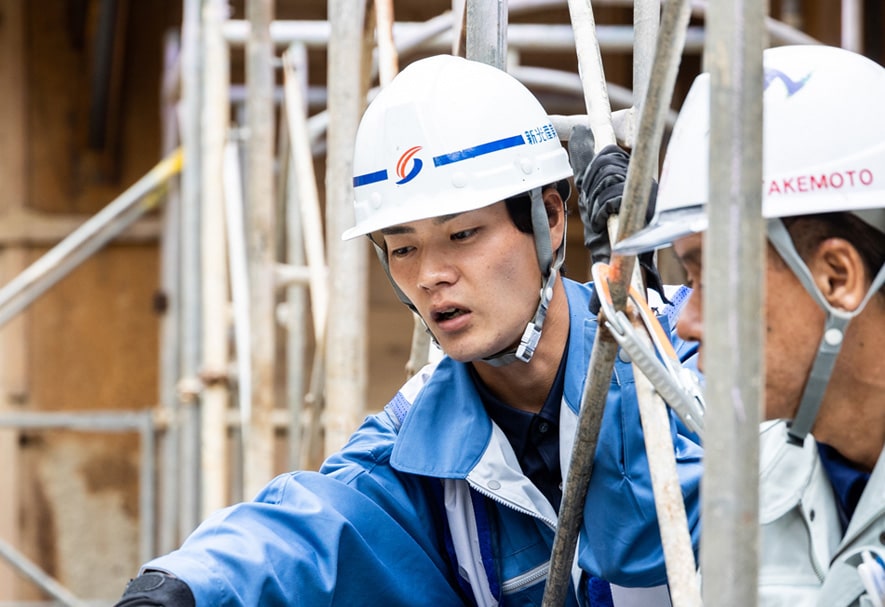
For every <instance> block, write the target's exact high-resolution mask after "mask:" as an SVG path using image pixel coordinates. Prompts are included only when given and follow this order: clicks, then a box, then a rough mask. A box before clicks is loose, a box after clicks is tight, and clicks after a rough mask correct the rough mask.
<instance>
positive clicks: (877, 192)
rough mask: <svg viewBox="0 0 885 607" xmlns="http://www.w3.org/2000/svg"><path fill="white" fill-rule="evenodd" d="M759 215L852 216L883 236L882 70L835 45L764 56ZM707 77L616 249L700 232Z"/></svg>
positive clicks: (698, 82) (633, 249)
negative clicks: (645, 202) (634, 224)
mask: <svg viewBox="0 0 885 607" xmlns="http://www.w3.org/2000/svg"><path fill="white" fill-rule="evenodd" d="M763 66H764V76H765V81H764V88H765V92H764V97H763V111H764V122H763V184H762V215H763V216H764V217H766V218H774V217H789V216H792V215H810V214H817V213H830V212H837V211H851V212H854V213H855V214H857V215H858V216H859V217H861V219H863V220H864V221H866V222H867V223H869V224H870V225H872V226H874V227H876V228H878V229H879V230H881V231H885V113H883V111H882V103H883V100H885V69H883V68H882V67H881V66H879V65H878V64H876V63H875V62H873V61H871V60H870V59H867V58H866V57H863V56H862V55H858V54H856V53H852V52H850V51H846V50H844V49H840V48H835V47H828V46H818V45H804V46H783V47H776V48H771V49H767V50H765V51H764V53H763ZM709 136H710V79H709V74H701V75H700V76H698V77H697V78H696V79H695V81H694V83H693V84H692V87H691V89H690V90H689V93H688V96H687V97H686V98H685V102H684V103H683V106H682V109H681V110H680V112H679V117H678V118H677V120H676V124H675V125H674V127H673V133H672V136H671V138H670V143H669V146H668V148H667V154H666V156H665V159H664V165H663V169H662V171H661V182H660V187H659V189H658V195H657V202H656V207H655V209H656V214H655V217H654V218H653V219H652V221H651V223H650V224H649V226H648V227H647V228H645V229H642V230H639V231H637V232H636V233H635V234H633V235H631V236H630V237H628V238H626V239H624V240H622V241H621V242H619V243H617V245H616V246H615V251H616V252H619V253H637V252H641V251H645V250H650V249H655V248H659V247H662V246H665V245H668V244H670V243H671V242H673V241H674V240H678V239H679V238H682V237H684V236H687V235H689V234H692V233H696V232H700V231H703V230H705V229H706V227H707V215H706V211H705V209H704V205H705V204H706V202H707V196H708V178H709V171H708V167H709V150H708V147H709Z"/></svg>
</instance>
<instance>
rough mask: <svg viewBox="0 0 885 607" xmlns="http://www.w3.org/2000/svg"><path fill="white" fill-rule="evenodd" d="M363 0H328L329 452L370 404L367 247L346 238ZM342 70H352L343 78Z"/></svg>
mask: <svg viewBox="0 0 885 607" xmlns="http://www.w3.org/2000/svg"><path fill="white" fill-rule="evenodd" d="M366 8H367V7H366V0H329V3H328V14H329V23H330V26H331V38H330V40H329V53H328V61H329V65H328V78H327V82H328V86H329V130H328V136H327V141H328V154H327V157H326V241H327V242H334V243H336V244H335V246H330V247H329V251H328V253H329V302H330V304H329V305H330V307H331V310H332V313H331V314H329V319H328V326H327V330H326V344H327V348H326V380H325V387H326V396H325V413H324V418H325V419H324V424H323V426H324V427H325V429H326V436H325V447H324V452H325V453H326V454H330V453H333V452H335V451H337V450H338V449H340V448H341V447H342V445H344V443H345V442H346V441H347V438H348V437H349V436H350V434H351V432H353V430H354V428H356V427H357V426H358V425H359V422H360V421H361V420H362V416H363V412H364V411H365V410H366V386H367V377H368V364H367V352H368V335H367V332H366V327H368V270H369V264H368V248H367V247H368V245H367V244H366V242H365V239H357V240H353V241H350V242H341V234H342V233H343V232H344V230H345V229H347V228H349V227H350V226H351V225H353V208H352V206H353V205H352V201H353V185H352V178H353V151H352V150H353V141H354V139H356V131H357V127H358V126H359V119H360V116H361V115H362V113H363V110H364V108H365V103H366V94H367V91H368V81H369V74H370V73H371V70H370V64H369V61H370V60H371V56H370V53H369V52H368V39H367V38H368V36H367V31H366V28H369V27H370V26H369V25H368V23H367V19H366V13H367V10H366ZM342 74H354V77H351V78H343V77H342V76H341V75H342Z"/></svg>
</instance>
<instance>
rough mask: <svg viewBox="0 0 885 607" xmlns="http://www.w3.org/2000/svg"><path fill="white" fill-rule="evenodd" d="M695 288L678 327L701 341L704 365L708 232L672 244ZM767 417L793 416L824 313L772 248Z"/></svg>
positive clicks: (685, 336) (767, 326) (768, 286)
mask: <svg viewBox="0 0 885 607" xmlns="http://www.w3.org/2000/svg"><path fill="white" fill-rule="evenodd" d="M673 251H674V252H675V253H676V255H677V257H678V258H679V260H680V262H681V263H682V266H683V268H684V269H685V272H686V276H687V285H688V286H690V287H692V289H693V291H692V294H691V296H690V297H689V299H688V301H687V302H686V303H685V306H684V307H683V309H682V312H681V314H680V316H679V320H678V322H677V325H676V331H677V333H678V334H679V336H680V337H681V338H683V339H685V340H689V341H697V342H698V344H699V361H698V367H699V368H700V369H701V370H702V371H703V369H704V364H705V361H704V356H705V353H704V310H703V298H704V284H703V282H702V281H701V278H702V273H703V259H702V258H703V236H702V235H701V234H694V235H692V236H688V237H686V238H683V239H681V240H678V241H676V242H675V243H673ZM765 268H766V270H765V291H766V295H765V303H764V304H763V309H762V310H761V311H760V312H761V313H762V318H763V321H764V330H765V344H764V350H765V418H766V419H792V418H793V417H794V416H795V413H796V409H797V407H798V405H799V401H800V399H801V396H802V392H803V390H804V388H805V383H806V381H807V379H808V374H809V371H810V369H811V365H812V363H813V360H814V356H815V354H816V353H817V347H818V344H819V343H820V337H821V334H822V331H823V329H822V327H823V322H824V316H823V312H822V311H821V309H820V308H819V307H818V306H817V304H816V303H815V302H814V300H813V299H812V298H811V296H810V295H809V294H808V292H807V291H806V290H805V288H804V287H803V286H802V284H801V283H800V282H799V280H798V279H797V278H796V276H795V275H794V274H793V272H792V271H791V270H790V269H789V268H788V267H787V266H786V265H785V264H784V263H783V262H781V260H780V258H779V257H778V256H777V253H776V252H775V251H774V249H773V248H772V247H771V246H769V247H768V254H767V260H766V264H765Z"/></svg>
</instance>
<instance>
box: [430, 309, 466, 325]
mask: <svg viewBox="0 0 885 607" xmlns="http://www.w3.org/2000/svg"><path fill="white" fill-rule="evenodd" d="M466 313H467V311H466V310H462V309H461V308H448V309H447V310H442V311H439V312H434V313H433V320H434V321H435V322H444V321H446V320H451V319H453V318H457V317H458V316H461V315H462V314H466Z"/></svg>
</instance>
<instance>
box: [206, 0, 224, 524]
mask: <svg viewBox="0 0 885 607" xmlns="http://www.w3.org/2000/svg"><path fill="white" fill-rule="evenodd" d="M227 10H228V7H227V2H226V0H204V3H203V112H202V116H201V118H202V121H203V124H202V128H201V133H200V134H201V141H202V147H203V152H202V155H201V160H202V163H203V169H202V174H203V187H202V189H201V191H200V202H201V215H202V218H203V221H202V222H201V228H202V239H201V244H202V250H201V255H202V262H203V271H202V273H201V282H202V285H201V286H202V292H201V293H202V298H203V314H202V317H201V320H202V322H203V331H202V333H203V364H202V369H201V376H202V378H203V397H202V408H201V411H200V478H201V482H202V485H201V497H200V517H201V518H206V517H208V516H209V515H210V514H212V513H213V512H215V511H216V510H218V509H219V508H222V507H224V506H225V505H227V504H228V503H229V495H228V486H229V478H230V474H229V471H228V466H227V462H228V457H227V418H226V415H227V410H228V407H229V404H230V391H229V389H228V386H229V382H228V380H227V373H228V371H227V367H228V358H229V357H228V328H229V326H230V323H229V322H228V309H229V306H228V284H229V281H228V270H227V256H226V255H225V252H226V249H227V240H226V238H225V213H224V199H225V192H224V174H225V173H224V145H225V133H226V132H227V127H228V121H229V114H230V104H229V101H228V90H229V88H230V76H229V65H230V58H229V57H228V49H227V43H226V42H225V41H224V36H223V34H222V24H223V22H224V20H225V19H226V18H227Z"/></svg>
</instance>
